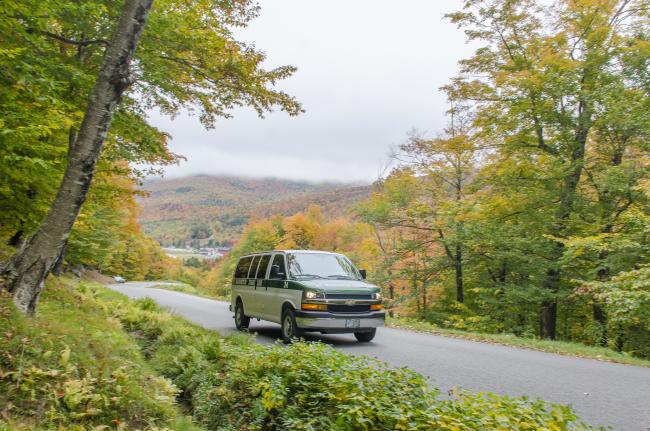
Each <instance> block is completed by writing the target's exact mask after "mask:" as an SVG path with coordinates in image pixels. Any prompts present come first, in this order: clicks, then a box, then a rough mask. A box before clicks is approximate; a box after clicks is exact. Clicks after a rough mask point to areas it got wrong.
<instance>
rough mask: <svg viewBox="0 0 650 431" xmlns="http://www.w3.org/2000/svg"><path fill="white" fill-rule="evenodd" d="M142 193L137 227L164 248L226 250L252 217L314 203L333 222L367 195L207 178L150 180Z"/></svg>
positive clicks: (351, 189) (330, 187)
mask: <svg viewBox="0 0 650 431" xmlns="http://www.w3.org/2000/svg"><path fill="white" fill-rule="evenodd" d="M142 189H143V190H144V191H145V192H146V193H147V194H148V196H146V197H143V198H141V199H140V200H139V202H140V204H141V205H142V207H143V211H142V214H141V217H140V222H141V224H142V228H143V230H144V232H145V233H146V234H148V235H149V236H151V237H152V238H155V239H156V240H158V241H159V242H160V243H161V244H163V245H166V246H169V245H177V246H190V245H192V246H199V245H200V246H204V245H227V244H230V243H232V241H233V240H234V239H236V238H237V236H238V235H239V234H240V233H241V230H242V228H243V227H244V226H245V225H246V223H247V222H248V220H249V219H250V218H251V217H252V216H253V217H269V216H271V215H275V214H280V215H285V216H286V215H291V214H294V213H296V212H300V211H303V210H305V209H306V208H307V207H308V206H309V205H311V204H316V205H319V206H321V207H322V208H323V213H324V214H325V215H326V216H327V217H336V216H339V215H342V214H344V213H346V212H347V211H348V210H349V209H350V207H351V206H352V205H354V204H355V203H356V202H358V201H359V200H361V199H364V198H366V197H368V196H369V194H370V186H359V185H352V184H332V183H319V184H314V183H308V182H302V181H289V180H281V179H253V178H240V177H226V176H210V175H197V176H193V177H185V178H173V179H152V180H148V181H146V182H145V183H144V185H143V187H142Z"/></svg>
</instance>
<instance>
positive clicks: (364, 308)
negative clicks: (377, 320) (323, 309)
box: [327, 304, 370, 313]
mask: <svg viewBox="0 0 650 431" xmlns="http://www.w3.org/2000/svg"><path fill="white" fill-rule="evenodd" d="M327 310H328V311H331V312H332V313H367V312H368V311H370V305H362V304H358V305H345V304H330V305H328V306H327Z"/></svg>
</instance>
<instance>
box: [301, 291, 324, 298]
mask: <svg viewBox="0 0 650 431" xmlns="http://www.w3.org/2000/svg"><path fill="white" fill-rule="evenodd" d="M305 298H306V299H325V292H314V291H312V290H308V291H306V292H305Z"/></svg>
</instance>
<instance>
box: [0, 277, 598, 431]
mask: <svg viewBox="0 0 650 431" xmlns="http://www.w3.org/2000/svg"><path fill="white" fill-rule="evenodd" d="M80 311H82V312H80ZM0 347H1V349H0V352H1V353H0V366H1V368H0V371H1V372H0V402H1V403H2V405H3V406H5V407H3V410H2V415H1V416H0V427H5V428H8V429H25V430H27V429H30V430H31V429H53V428H66V429H73V430H74V429H79V430H82V429H124V430H126V429H136V428H137V429H149V430H162V429H169V430H200V429H221V430H235V429H247V430H284V429H293V430H358V429H367V430H378V429H386V430H394V429H422V430H429V429H440V430H486V429H503V430H519V429H557V430H583V429H589V428H588V427H586V426H584V425H581V424H580V423H579V421H578V420H577V418H576V417H575V415H574V414H573V413H572V412H571V410H570V409H569V408H567V407H564V406H557V405H549V404H545V403H543V402H541V401H534V400H528V399H525V398H508V397H502V396H497V395H491V394H470V393H465V392H458V393H455V394H453V396H452V397H451V399H443V398H441V397H440V396H439V394H438V392H437V391H436V390H435V389H432V388H430V386H429V384H428V382H427V381H426V380H425V379H424V378H423V377H422V376H421V375H419V374H416V373H414V372H412V371H409V370H408V369H404V368H390V367H388V365H386V364H383V363H380V362H377V361H375V360H373V359H369V358H365V357H354V356H347V355H344V354H342V353H339V352H337V351H336V350H334V349H333V348H331V347H329V346H326V345H323V344H320V343H305V342H300V343H295V344H293V345H292V346H290V347H284V346H280V345H267V346H262V345H259V344H257V343H255V341H254V339H253V337H252V336H247V335H241V334H238V335H237V336H234V337H228V338H222V337H221V336H219V334H218V333H216V332H214V331H209V330H206V329H203V328H200V327H198V326H196V325H193V324H191V323H189V322H187V321H186V320H184V319H182V318H180V317H177V316H173V315H171V314H169V313H167V312H164V311H162V310H160V309H159V308H158V307H157V306H156V304H155V303H154V302H153V301H151V300H139V301H128V300H127V299H126V298H125V297H123V296H122V295H119V294H117V293H115V292H113V291H110V290H108V289H106V288H104V287H102V286H100V285H98V284H96V283H90V282H73V281H72V280H70V279H66V278H61V279H56V278H54V279H52V278H51V279H50V280H49V282H48V289H47V290H46V291H45V294H44V297H43V299H42V302H41V308H40V311H39V315H38V316H37V317H35V318H33V319H27V318H25V317H24V316H22V314H20V313H19V312H18V311H17V310H16V309H15V308H14V305H13V304H12V302H11V298H10V297H9V295H7V294H4V293H3V294H2V295H1V296H0Z"/></svg>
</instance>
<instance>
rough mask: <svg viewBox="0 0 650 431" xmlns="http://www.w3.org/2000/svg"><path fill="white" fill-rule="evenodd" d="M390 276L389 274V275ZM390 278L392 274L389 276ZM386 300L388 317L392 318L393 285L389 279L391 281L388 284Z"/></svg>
mask: <svg viewBox="0 0 650 431" xmlns="http://www.w3.org/2000/svg"><path fill="white" fill-rule="evenodd" d="M389 274H390V273H389ZM391 276H392V274H391ZM388 298H389V299H390V309H389V310H388V316H390V317H394V316H393V314H394V312H393V304H394V303H395V302H394V301H395V285H394V284H393V280H392V278H391V281H389V282H388Z"/></svg>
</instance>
